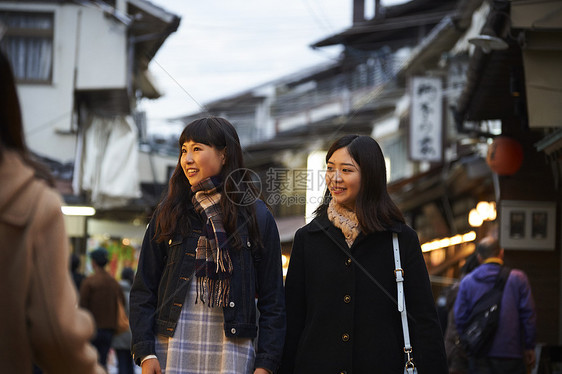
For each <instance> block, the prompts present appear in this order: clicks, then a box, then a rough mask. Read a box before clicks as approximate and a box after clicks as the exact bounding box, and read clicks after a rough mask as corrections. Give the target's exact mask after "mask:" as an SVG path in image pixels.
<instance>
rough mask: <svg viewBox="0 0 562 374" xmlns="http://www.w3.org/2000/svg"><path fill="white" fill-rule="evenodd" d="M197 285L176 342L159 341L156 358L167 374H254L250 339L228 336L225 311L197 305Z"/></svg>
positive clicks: (182, 315)
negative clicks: (225, 332) (225, 327)
mask: <svg viewBox="0 0 562 374" xmlns="http://www.w3.org/2000/svg"><path fill="white" fill-rule="evenodd" d="M196 285H197V281H196V279H195V277H194V279H193V280H192V281H191V286H190V290H189V292H188V293H187V297H186V300H185V303H184V304H183V308H182V310H181V313H180V318H179V321H178V325H177V327H176V331H175V332H174V336H173V337H172V338H168V337H163V336H157V337H156V356H157V357H158V361H159V362H160V367H161V368H162V373H164V374H245V373H250V374H251V373H253V370H254V360H255V351H254V345H253V342H252V339H250V338H229V337H226V336H225V334H224V327H223V325H224V316H223V311H222V308H220V307H217V308H209V307H208V306H207V305H206V304H203V302H202V301H200V300H199V301H198V302H197V304H195V298H196Z"/></svg>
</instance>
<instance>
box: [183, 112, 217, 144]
mask: <svg viewBox="0 0 562 374" xmlns="http://www.w3.org/2000/svg"><path fill="white" fill-rule="evenodd" d="M188 141H193V142H196V143H202V144H206V145H209V146H212V147H215V148H217V149H218V150H222V149H224V147H226V139H225V136H224V129H223V128H222V127H221V126H220V124H219V123H218V120H217V119H216V118H212V117H211V118H201V119H197V120H195V121H193V122H191V123H190V124H189V125H187V126H186V127H185V128H184V129H183V131H182V133H181V135H180V139H179V147H180V149H181V147H182V146H183V144H184V143H185V142H188Z"/></svg>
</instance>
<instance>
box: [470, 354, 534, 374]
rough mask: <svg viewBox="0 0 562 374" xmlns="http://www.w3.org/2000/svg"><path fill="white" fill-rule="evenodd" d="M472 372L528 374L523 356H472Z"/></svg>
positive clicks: (484, 373)
mask: <svg viewBox="0 0 562 374" xmlns="http://www.w3.org/2000/svg"><path fill="white" fill-rule="evenodd" d="M468 364H469V373H470V374H527V368H526V367H525V363H524V361H523V358H494V357H483V358H471V359H469V362H468Z"/></svg>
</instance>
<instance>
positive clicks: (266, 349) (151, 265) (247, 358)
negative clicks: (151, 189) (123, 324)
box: [130, 117, 285, 374]
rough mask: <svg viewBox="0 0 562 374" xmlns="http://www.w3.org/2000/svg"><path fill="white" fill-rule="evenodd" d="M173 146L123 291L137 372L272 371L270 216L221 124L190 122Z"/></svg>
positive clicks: (276, 268)
mask: <svg viewBox="0 0 562 374" xmlns="http://www.w3.org/2000/svg"><path fill="white" fill-rule="evenodd" d="M179 147H180V150H181V155H180V158H179V161H178V164H177V166H176V169H175V171H174V173H173V175H172V177H171V179H170V183H169V189H168V193H167V195H166V196H165V197H164V198H163V200H162V201H161V203H160V204H159V206H158V209H157V211H156V213H155V214H154V217H153V218H152V220H151V222H150V224H149V226H148V229H147V231H146V234H145V238H144V241H143V245H142V250H141V254H140V258H139V264H138V270H137V274H136V277H135V281H134V283H133V288H132V290H131V297H130V305H131V314H130V324H131V331H132V333H133V342H132V350H133V357H134V359H135V362H136V363H137V364H138V365H140V366H141V367H142V373H143V374H147V373H149V374H153V373H160V372H163V373H164V372H165V373H168V374H171V373H203V372H205V373H209V372H216V373H232V374H238V373H255V374H263V373H273V372H275V371H276V370H277V368H278V366H279V363H280V359H281V354H282V349H283V343H284V334H285V302H284V296H283V280H282V270H281V249H280V243H279V233H278V231H277V226H276V224H275V221H274V219H273V217H272V215H271V213H270V212H269V211H268V209H267V207H266V206H265V204H264V203H263V202H262V201H261V200H258V199H257V193H256V190H255V188H254V186H253V184H252V181H251V179H250V177H249V175H248V173H247V169H244V168H243V161H242V151H241V148H240V141H239V139H238V135H237V133H236V130H235V129H234V127H233V126H232V125H231V124H230V123H229V122H228V121H227V120H225V119H223V118H216V117H210V118H203V119H199V120H195V121H193V122H192V123H190V124H189V125H187V126H186V128H185V129H184V130H183V132H182V134H181V136H180V139H179ZM256 298H257V308H258V309H259V312H260V313H259V321H258V322H257V325H256V321H257V320H256ZM258 331H259V336H258ZM257 336H258V338H257V345H254V344H253V339H254V338H256V337H257Z"/></svg>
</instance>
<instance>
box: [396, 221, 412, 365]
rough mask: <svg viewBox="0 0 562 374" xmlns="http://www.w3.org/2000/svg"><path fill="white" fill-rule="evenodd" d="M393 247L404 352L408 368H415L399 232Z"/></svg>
mask: <svg viewBox="0 0 562 374" xmlns="http://www.w3.org/2000/svg"><path fill="white" fill-rule="evenodd" d="M392 247H393V249H394V276H395V277H396V288H397V299H398V302H397V304H398V311H399V312H400V317H401V319H402V333H403V334H404V353H406V355H407V356H408V360H407V362H406V370H412V371H413V370H414V362H413V357H412V345H411V344H410V330H409V328H408V313H407V312H406V298H405V297H404V269H402V265H401V264H400V246H399V244H398V234H396V233H395V232H393V233H392Z"/></svg>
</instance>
